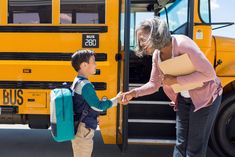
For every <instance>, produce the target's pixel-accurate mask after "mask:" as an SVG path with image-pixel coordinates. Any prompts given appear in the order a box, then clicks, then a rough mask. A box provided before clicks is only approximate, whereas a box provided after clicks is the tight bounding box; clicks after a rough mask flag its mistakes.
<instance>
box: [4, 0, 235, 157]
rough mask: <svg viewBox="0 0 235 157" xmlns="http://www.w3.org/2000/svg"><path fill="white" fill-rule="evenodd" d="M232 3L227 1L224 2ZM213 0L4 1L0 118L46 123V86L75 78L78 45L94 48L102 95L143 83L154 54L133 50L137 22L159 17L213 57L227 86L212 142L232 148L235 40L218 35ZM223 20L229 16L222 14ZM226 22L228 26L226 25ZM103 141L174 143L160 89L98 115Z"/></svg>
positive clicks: (227, 154)
mask: <svg viewBox="0 0 235 157" xmlns="http://www.w3.org/2000/svg"><path fill="white" fill-rule="evenodd" d="M226 3H229V2H226ZM210 5H211V4H210V0H24V1H21V0H1V1H0V41H1V42H0V64H1V68H0V73H1V76H0V123H2V124H29V126H30V127H31V128H48V127H49V125H50V124H49V113H50V107H49V102H50V100H49V93H50V90H51V89H53V88H56V87H61V86H62V83H64V82H67V83H69V84H71V82H72V80H73V78H74V77H75V76H76V73H75V72H74V71H73V69H72V67H71V63H70V57H71V54H72V53H73V52H75V51H76V50H78V49H92V50H94V51H95V52H96V61H97V72H96V75H94V76H92V77H91V78H90V80H91V81H92V82H93V84H94V86H95V88H96V90H97V93H98V96H99V97H100V99H107V98H111V97H113V96H115V95H116V94H117V92H118V91H120V90H122V91H127V90H129V89H131V88H136V87H139V86H141V85H142V84H144V83H146V82H147V81H148V79H149V75H150V71H151V57H149V56H145V57H143V58H137V57H136V56H135V55H134V52H133V48H134V47H135V33H134V30H135V27H136V25H137V24H138V23H139V22H140V21H142V20H144V19H145V18H149V17H153V16H160V18H162V19H164V20H166V21H167V23H168V25H169V28H170V31H171V32H172V34H184V35H187V36H189V37H190V38H192V39H193V40H194V41H195V42H196V43H197V44H198V45H199V47H200V48H201V49H202V51H203V52H204V53H205V55H206V56H207V57H208V59H209V61H210V62H211V64H212V65H213V66H214V68H215V70H216V73H217V75H218V76H219V78H220V79H221V81H222V84H223V87H224V93H223V101H222V104H221V109H220V111H219V114H218V117H217V119H216V122H215V125H214V128H213V131H212V133H211V139H210V146H211V147H210V148H211V149H212V150H213V151H215V152H216V154H218V155H219V156H220V157H234V154H235V144H234V143H235V134H234V133H235V131H234V130H235V116H234V115H235V90H234V89H235V68H234V66H235V65H234V64H235V62H234V58H235V53H234V52H235V39H231V38H224V37H218V36H213V35H212V31H213V29H217V28H220V27H224V26H228V25H232V24H233V23H229V22H224V21H222V22H221V23H212V22H211V11H210ZM225 19H226V17H225ZM224 29H226V28H224ZM99 126H100V130H101V135H102V138H103V140H104V142H105V143H106V144H118V145H120V147H121V148H122V149H123V150H125V149H126V148H127V145H128V144H140V143H141V144H172V145H173V144H174V143H175V112H174V111H173V110H172V108H171V107H170V106H169V99H168V98H167V97H166V95H165V94H164V93H163V91H162V89H160V90H159V92H157V93H155V94H152V95H150V96H145V97H141V98H138V99H134V100H133V101H131V102H130V104H129V105H128V106H120V105H119V106H118V107H117V108H112V109H110V110H108V111H107V112H105V113H102V115H101V117H100V125H99Z"/></svg>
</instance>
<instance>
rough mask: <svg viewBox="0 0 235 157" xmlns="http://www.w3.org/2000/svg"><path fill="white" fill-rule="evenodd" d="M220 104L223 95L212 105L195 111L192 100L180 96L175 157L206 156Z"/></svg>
mask: <svg viewBox="0 0 235 157" xmlns="http://www.w3.org/2000/svg"><path fill="white" fill-rule="evenodd" d="M220 104H221V96H218V97H217V98H216V99H215V100H214V102H213V103H212V105H211V106H208V107H205V108H202V109H200V110H198V111H196V112H193V111H194V105H193V103H192V100H191V99H190V98H183V97H182V96H179V98H178V111H177V113H176V146H175V149H174V153H173V157H206V151H207V145H208V140H209V137H210V133H211V129H212V126H213V124H214V121H215V118H216V115H217V112H218V110H219V107H220Z"/></svg>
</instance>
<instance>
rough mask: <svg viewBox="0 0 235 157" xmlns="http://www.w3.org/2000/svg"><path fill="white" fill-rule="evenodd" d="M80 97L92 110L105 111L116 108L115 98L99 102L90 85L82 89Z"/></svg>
mask: <svg viewBox="0 0 235 157" xmlns="http://www.w3.org/2000/svg"><path fill="white" fill-rule="evenodd" d="M82 96H83V98H84V99H85V100H86V102H87V103H88V104H89V105H90V106H91V108H92V109H93V110H96V111H105V110H107V109H108V108H110V107H113V106H117V98H116V97H114V98H112V99H111V100H105V101H100V100H99V98H98V97H97V95H96V92H95V89H94V87H93V86H92V84H91V83H87V84H85V85H84V86H83V88H82Z"/></svg>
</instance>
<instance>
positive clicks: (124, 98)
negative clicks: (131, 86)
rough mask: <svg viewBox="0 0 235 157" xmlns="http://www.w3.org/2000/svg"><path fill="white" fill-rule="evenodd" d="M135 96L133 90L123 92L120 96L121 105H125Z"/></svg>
mask: <svg viewBox="0 0 235 157" xmlns="http://www.w3.org/2000/svg"><path fill="white" fill-rule="evenodd" d="M135 95H136V91H135V90H131V91H128V92H125V93H123V94H122V102H121V103H122V104H123V105H127V104H128V103H129V101H130V100H131V99H132V98H134V97H135Z"/></svg>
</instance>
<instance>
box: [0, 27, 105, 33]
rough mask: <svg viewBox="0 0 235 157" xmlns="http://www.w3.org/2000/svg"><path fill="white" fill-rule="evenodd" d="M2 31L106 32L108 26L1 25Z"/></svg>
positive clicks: (0, 29)
mask: <svg viewBox="0 0 235 157" xmlns="http://www.w3.org/2000/svg"><path fill="white" fill-rule="evenodd" d="M0 32H36V33H37V32H39V33H41V32H46V33H56V32H62V33H63V32H66V33H74V32H75V33H105V32H108V27H107V26H0Z"/></svg>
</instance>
